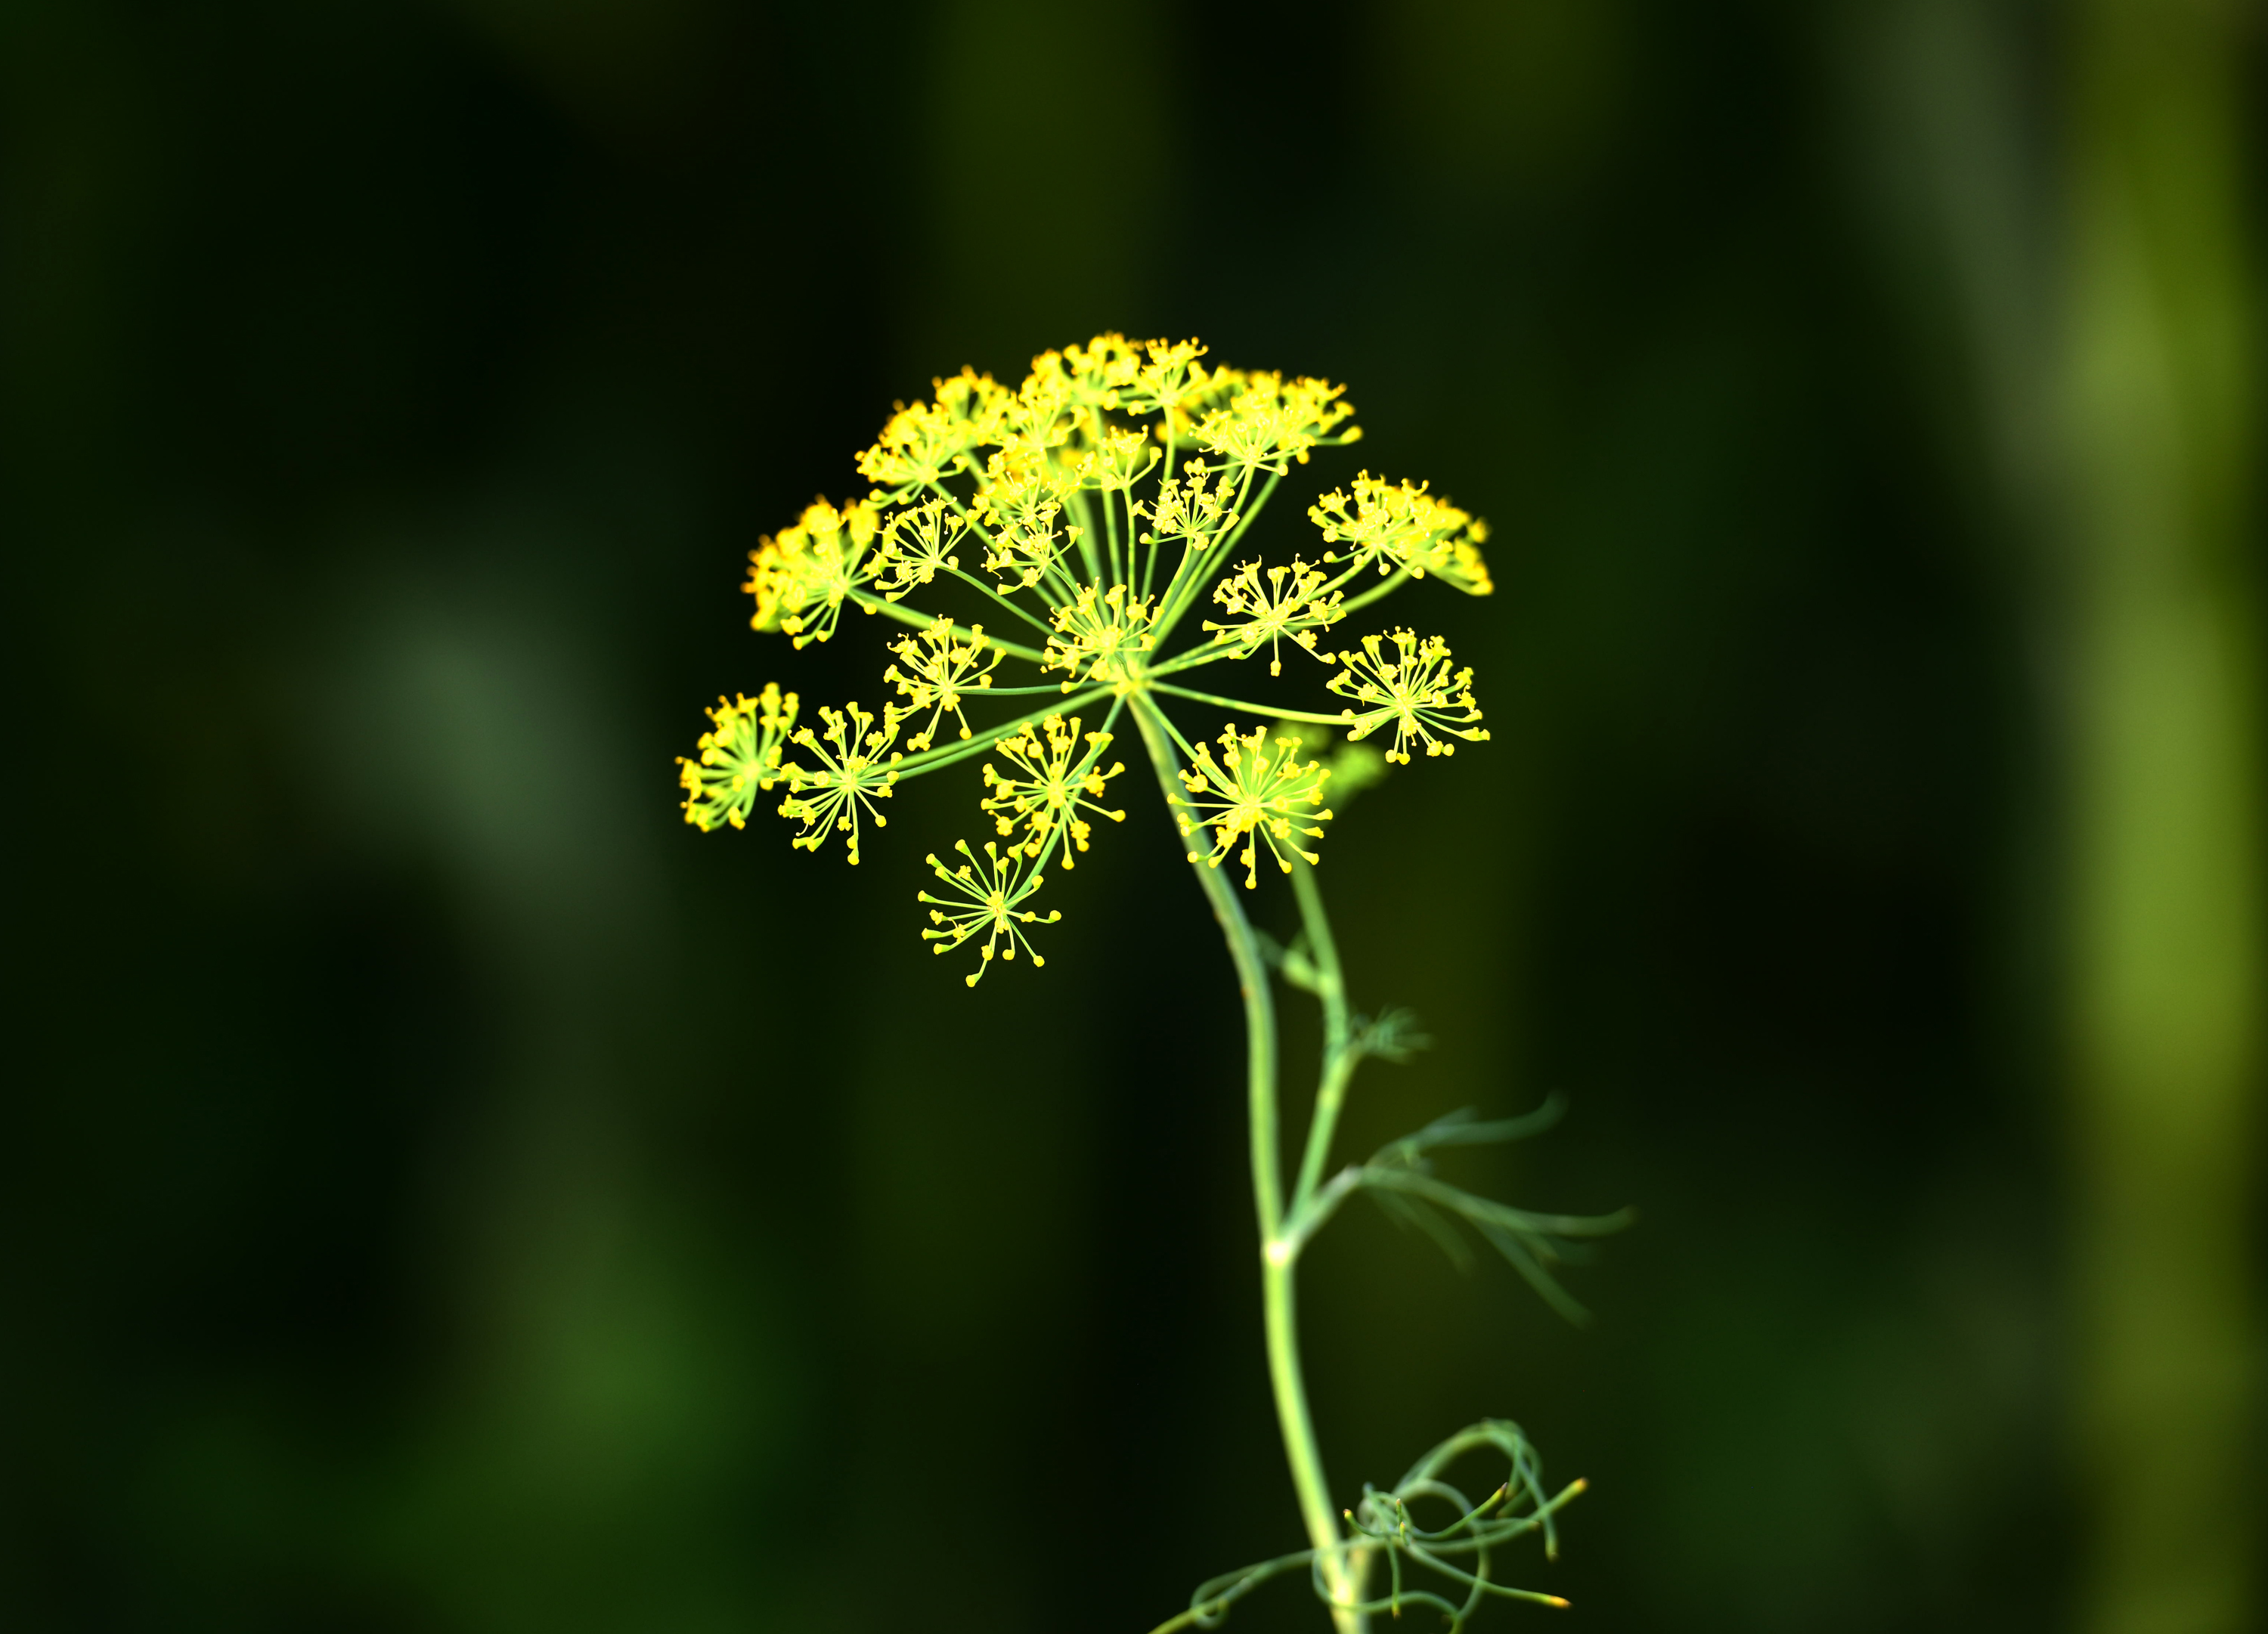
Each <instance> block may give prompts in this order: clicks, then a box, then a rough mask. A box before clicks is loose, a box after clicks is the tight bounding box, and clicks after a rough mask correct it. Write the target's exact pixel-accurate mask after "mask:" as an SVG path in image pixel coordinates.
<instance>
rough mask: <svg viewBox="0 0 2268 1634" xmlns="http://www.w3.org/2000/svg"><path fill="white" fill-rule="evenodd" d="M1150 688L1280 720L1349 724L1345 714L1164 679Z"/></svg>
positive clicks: (1328, 724)
mask: <svg viewBox="0 0 2268 1634" xmlns="http://www.w3.org/2000/svg"><path fill="white" fill-rule="evenodd" d="M1150 690H1151V691H1152V692H1170V693H1172V694H1173V695H1174V696H1175V697H1177V698H1190V699H1193V700H1195V701H1196V702H1197V703H1212V704H1217V705H1219V707H1220V708H1222V709H1225V710H1244V711H1245V712H1247V713H1248V714H1253V715H1267V716H1271V717H1273V718H1276V719H1278V720H1307V721H1313V722H1314V723H1315V724H1316V725H1321V726H1344V725H1346V724H1347V721H1346V717H1345V716H1344V715H1318V714H1316V713H1315V712H1314V710H1279V709H1278V708H1277V707H1276V706H1275V705H1274V704H1272V703H1247V702H1246V701H1245V700H1244V699H1242V698H1224V697H1222V696H1220V695H1219V693H1216V692H1192V691H1190V690H1189V688H1187V687H1170V686H1167V684H1166V683H1165V682H1164V681H1157V680H1152V681H1151V682H1150Z"/></svg>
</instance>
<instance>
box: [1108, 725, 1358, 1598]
mask: <svg viewBox="0 0 2268 1634" xmlns="http://www.w3.org/2000/svg"><path fill="white" fill-rule="evenodd" d="M1134 720H1135V724H1136V725H1138V727H1139V728H1140V729H1141V732H1142V743H1143V747H1145V748H1146V749H1147V750H1148V751H1149V754H1150V764H1151V767H1152V769H1153V770H1154V771H1155V772H1156V773H1157V777H1158V784H1159V786H1160V788H1162V789H1163V790H1164V791H1166V798H1167V805H1168V806H1172V805H1174V804H1175V801H1176V799H1178V793H1177V791H1178V788H1179V784H1180V779H1179V777H1178V776H1177V775H1176V774H1177V772H1178V770H1179V768H1178V767H1176V766H1175V762H1174V756H1173V751H1172V749H1171V747H1169V746H1168V743H1167V735H1166V733H1167V729H1168V728H1167V722H1166V719H1165V717H1164V715H1163V713H1162V712H1161V711H1160V710H1159V708H1158V706H1157V704H1156V703H1154V702H1153V701H1152V700H1151V699H1150V698H1148V697H1146V696H1138V697H1137V698H1136V699H1135V700H1134ZM1191 866H1192V867H1193V868H1194V869H1195V870H1196V872H1197V884H1198V885H1199V887H1202V888H1203V889H1204V894H1205V899H1206V901H1207V902H1210V903H1211V906H1212V910H1213V916H1214V917H1215V918H1216V919H1218V920H1219V922H1220V929H1221V935H1222V937H1223V938H1226V941H1227V943H1228V955H1229V959H1230V960H1231V961H1232V962H1233V964H1234V965H1235V967H1236V977H1237V983H1238V985H1239V986H1240V988H1241V990H1242V991H1243V995H1244V1024H1245V1074H1246V1108H1247V1113H1248V1119H1249V1122H1250V1125H1251V1138H1252V1200H1253V1205H1254V1211H1255V1212H1256V1214H1257V1215H1258V1217H1259V1225H1260V1246H1261V1255H1260V1267H1261V1310H1262V1317H1263V1325H1264V1328H1265V1330H1266V1334H1267V1342H1268V1382H1269V1385H1270V1387H1271V1388H1272V1390H1273V1391H1274V1393H1275V1397H1276V1418H1277V1423H1278V1426H1279V1427H1280V1428H1281V1430H1282V1431H1283V1434H1284V1454H1285V1460H1286V1461H1288V1462H1289V1463H1290V1465H1291V1469H1292V1489H1293V1490H1294V1491H1295V1492H1296V1493H1297V1495H1298V1497H1299V1502H1300V1520H1302V1521H1303V1522H1305V1524H1306V1526H1307V1539H1308V1542H1310V1543H1311V1544H1313V1545H1314V1549H1316V1551H1317V1553H1318V1555H1319V1556H1320V1557H1321V1558H1322V1564H1323V1575H1324V1581H1325V1582H1326V1583H1327V1584H1328V1585H1329V1587H1330V1590H1331V1598H1332V1600H1333V1601H1335V1602H1340V1601H1352V1600H1354V1599H1355V1598H1356V1594H1354V1593H1353V1592H1352V1591H1354V1590H1356V1589H1358V1588H1359V1578H1358V1576H1357V1575H1356V1573H1355V1572H1354V1571H1351V1570H1350V1568H1349V1565H1348V1564H1346V1563H1344V1562H1343V1561H1342V1560H1341V1559H1340V1557H1339V1553H1338V1551H1339V1549H1340V1546H1341V1544H1342V1543H1343V1542H1344V1540H1343V1539H1342V1538H1341V1536H1340V1534H1339V1525H1338V1519H1337V1515H1336V1514H1335V1513H1333V1512H1332V1509H1331V1497H1330V1483H1329V1481H1328V1480H1326V1479H1325V1478H1324V1475H1323V1458H1322V1449H1321V1448H1320V1447H1319V1446H1317V1445H1316V1441H1315V1425H1314V1415H1313V1414H1312V1413H1311V1412H1310V1411H1309V1410H1308V1407H1307V1380H1306V1378H1305V1376H1304V1374H1303V1373H1302V1372H1301V1370H1300V1328H1299V1298H1298V1289H1297V1286H1296V1284H1295V1282H1294V1275H1295V1270H1296V1267H1297V1265H1298V1261H1299V1255H1298V1253H1297V1251H1296V1249H1292V1248H1290V1245H1288V1244H1286V1243H1285V1242H1284V1241H1283V1240H1282V1236H1281V1233H1282V1230H1283V1225H1284V1164H1283V1156H1282V1152H1281V1151H1280V1149H1279V1145H1278V1142H1279V1139H1280V1133H1279V1128H1278V1107H1277V1086H1276V1078H1277V1050H1276V1001H1275V996H1274V994H1273V992H1272V991H1271V990H1270V985H1269V980H1268V964H1267V961H1266V960H1265V959H1264V958H1263V956H1262V954H1261V952H1260V943H1259V940H1258V938H1256V937H1255V936H1254V935H1253V933H1252V922H1251V921H1250V920H1249V919H1248V918H1246V917H1245V915H1244V908H1243V905H1242V904H1241V902H1238V901H1237V900H1236V887H1234V886H1233V885H1231V884H1230V883H1229V881H1228V880H1227V878H1226V876H1225V875H1223V874H1222V873H1221V872H1220V871H1219V869H1218V868H1214V867H1211V866H1208V865H1206V864H1205V863H1204V861H1203V860H1202V859H1199V860H1197V861H1195V862H1193V863H1192V864H1191ZM1331 1615H1332V1617H1333V1619H1334V1620H1335V1622H1336V1623H1337V1627H1338V1630H1339V1634H1362V1631H1363V1630H1365V1629H1366V1627H1367V1619H1366V1617H1365V1616H1363V1614H1362V1613H1360V1612H1359V1611H1356V1610H1353V1609H1351V1608H1350V1607H1348V1606H1345V1605H1337V1604H1335V1606H1334V1609H1333V1611H1332V1614H1331Z"/></svg>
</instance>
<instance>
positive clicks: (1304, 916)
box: [1292, 851, 1355, 1213]
mask: <svg viewBox="0 0 2268 1634" xmlns="http://www.w3.org/2000/svg"><path fill="white" fill-rule="evenodd" d="M1292 894H1293V895H1295V896H1297V897H1298V898H1299V899H1300V924H1301V925H1302V926H1303V927H1304V928H1305V929H1306V931H1307V959H1308V961H1309V962H1310V963H1311V964H1313V965H1314V969H1315V997H1318V998H1320V999H1322V1004H1323V1071H1322V1081H1321V1082H1320V1083H1319V1084H1317V1086H1316V1087H1315V1114H1314V1118H1313V1119H1312V1120H1310V1121H1309V1122H1308V1124H1307V1153H1306V1155H1305V1156H1304V1157H1303V1158H1302V1159H1300V1181H1299V1184H1298V1185H1297V1186H1296V1187H1294V1188H1293V1189H1292V1211H1293V1212H1294V1213H1297V1212H1298V1211H1300V1210H1301V1209H1303V1208H1305V1207H1306V1206H1307V1201H1308V1199H1309V1198H1311V1197H1313V1196H1314V1195H1315V1187H1316V1186H1317V1184H1318V1183H1320V1182H1321V1181H1322V1176H1323V1165H1324V1164H1326V1163H1328V1162H1329V1161H1330V1155H1331V1137H1332V1135H1333V1134H1334V1133H1335V1132H1336V1131H1337V1129H1338V1122H1339V1108H1340V1106H1341V1105H1342V1104H1344V1101H1345V1100H1346V1091H1347V1080H1348V1079H1350V1078H1352V1077H1353V1076H1354V1069H1355V1057H1354V1051H1353V1050H1352V1049H1350V1048H1349V1046H1350V1044H1351V1042H1352V1039H1351V1030H1352V1029H1351V1026H1350V1024H1349V1021H1348V1018H1347V1001H1346V977H1345V975H1344V973H1343V972H1342V971H1341V970H1340V968H1339V945H1338V941H1337V938H1335V937H1333V936H1332V935H1331V921H1330V916H1329V915H1328V914H1326V913H1325V912H1324V911H1323V893H1322V888H1321V887H1318V886H1317V885H1316V884H1315V866H1314V864H1313V863H1311V862H1309V861H1308V860H1307V858H1306V857H1302V856H1300V854H1299V853H1298V852H1297V851H1294V852H1293V853H1292Z"/></svg>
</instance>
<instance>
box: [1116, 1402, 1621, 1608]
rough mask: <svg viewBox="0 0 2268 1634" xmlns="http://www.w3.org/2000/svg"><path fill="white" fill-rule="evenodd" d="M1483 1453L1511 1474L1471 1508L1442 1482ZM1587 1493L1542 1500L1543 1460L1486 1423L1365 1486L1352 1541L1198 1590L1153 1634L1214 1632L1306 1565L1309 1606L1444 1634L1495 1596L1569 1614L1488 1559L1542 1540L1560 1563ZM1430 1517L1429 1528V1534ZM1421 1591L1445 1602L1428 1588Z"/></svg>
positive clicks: (1572, 1489) (1576, 1484) (1494, 1423)
mask: <svg viewBox="0 0 2268 1634" xmlns="http://www.w3.org/2000/svg"><path fill="white" fill-rule="evenodd" d="M1486 1451H1493V1452H1495V1453H1496V1454H1498V1455H1499V1457H1500V1458H1501V1459H1502V1460H1503V1461H1504V1462H1505V1464H1506V1474H1505V1476H1504V1478H1503V1480H1501V1481H1500V1482H1499V1483H1498V1484H1497V1485H1496V1486H1495V1488H1494V1489H1492V1490H1489V1491H1487V1492H1484V1494H1482V1496H1481V1497H1480V1498H1477V1499H1475V1498H1470V1497H1468V1496H1467V1494H1466V1492H1465V1490H1464V1489H1462V1488H1461V1487H1459V1486H1456V1485H1454V1483H1451V1482H1449V1481H1448V1480H1447V1479H1446V1478H1445V1477H1446V1475H1447V1471H1448V1470H1449V1469H1450V1468H1451V1467H1452V1466H1454V1464H1456V1463H1457V1461H1459V1460H1461V1459H1463V1458H1465V1457H1467V1456H1468V1455H1469V1454H1479V1453H1483V1452H1486ZM1585 1486H1586V1483H1584V1482H1581V1481H1572V1482H1570V1483H1568V1484H1567V1485H1565V1486H1564V1487H1562V1488H1560V1489H1559V1490H1558V1491H1557V1492H1546V1491H1545V1490H1544V1487H1543V1460H1542V1459H1541V1458H1539V1457H1538V1456H1537V1455H1536V1452H1535V1446H1533V1444H1531V1443H1530V1442H1529V1440H1528V1437H1527V1435H1526V1433H1525V1432H1522V1431H1521V1427H1520V1426H1519V1425H1518V1424H1513V1423H1512V1422H1511V1421H1510V1420H1509V1419H1504V1418H1484V1419H1483V1420H1481V1422H1480V1423H1478V1424H1471V1425H1469V1426H1467V1427H1466V1428H1465V1429H1462V1430H1460V1431H1458V1432H1457V1433H1456V1434H1454V1435H1453V1436H1451V1437H1450V1438H1449V1439H1447V1440H1446V1441H1443V1442H1442V1443H1441V1444H1440V1446H1436V1447H1434V1448H1433V1449H1432V1451H1431V1452H1429V1453H1427V1454H1425V1456H1424V1457H1423V1458H1421V1459H1419V1460H1418V1461H1417V1462H1416V1463H1414V1464H1412V1465H1410V1468H1409V1471H1408V1472H1407V1473H1406V1474H1404V1475H1403V1477H1402V1479H1401V1480H1400V1481H1398V1482H1396V1483H1395V1484H1394V1485H1393V1486H1392V1487H1391V1488H1389V1489H1388V1490H1385V1491H1381V1490H1378V1489H1377V1488H1376V1487H1373V1486H1370V1485H1367V1484H1366V1485H1365V1486H1364V1488H1363V1493H1362V1501H1361V1502H1360V1503H1359V1504H1358V1505H1356V1506H1355V1507H1354V1508H1352V1509H1351V1510H1348V1511H1346V1512H1345V1519H1346V1522H1347V1527H1348V1529H1349V1531H1350V1533H1351V1535H1350V1536H1349V1537H1347V1538H1345V1539H1344V1540H1343V1541H1342V1542H1338V1543H1336V1544H1334V1545H1332V1547H1330V1548H1329V1549H1300V1550H1298V1551H1296V1552H1294V1553H1292V1554H1289V1555H1278V1556H1277V1557H1275V1558H1274V1559H1273V1560H1263V1561H1260V1562H1258V1563H1257V1564H1253V1565H1249V1566H1245V1567H1243V1568H1241V1569H1240V1570H1238V1571H1227V1572H1223V1573H1222V1574H1221V1575H1220V1576H1219V1577H1217V1578H1214V1579H1211V1580H1210V1581H1208V1582H1204V1583H1201V1584H1199V1585H1198V1586H1197V1591H1196V1593H1194V1594H1191V1595H1190V1596H1189V1609H1188V1610H1186V1611H1183V1612H1182V1613H1181V1614H1180V1615H1179V1616H1173V1617H1169V1618H1167V1620H1166V1621H1165V1622H1163V1623H1160V1624H1159V1625H1158V1626H1157V1627H1156V1628H1155V1629H1153V1630H1151V1634H1175V1630H1181V1629H1210V1628H1217V1627H1219V1625H1220V1623H1221V1622H1222V1621H1223V1620H1224V1619H1225V1618H1226V1616H1228V1612H1229V1608H1231V1607H1233V1606H1234V1605H1235V1604H1236V1602H1237V1601H1240V1600H1242V1599H1243V1598H1244V1597H1245V1596H1246V1595H1247V1594H1250V1593H1251V1592H1252V1591H1253V1590H1254V1589H1256V1588H1258V1587H1259V1586H1261V1585H1262V1584H1263V1583H1265V1582H1267V1581H1269V1580H1270V1579H1272V1578H1278V1577H1282V1576H1283V1575H1285V1573H1286V1572H1290V1571H1298V1570H1299V1569H1300V1567H1302V1566H1305V1567H1307V1574H1308V1581H1309V1582H1310V1584H1311V1585H1312V1586H1314V1591H1315V1595H1316V1598H1318V1599H1319V1600H1321V1601H1323V1603H1324V1604H1325V1605H1328V1606H1329V1607H1331V1608H1333V1609H1334V1610H1337V1611H1346V1612H1352V1613H1355V1614H1358V1615H1363V1616H1368V1615H1373V1614H1376V1613H1380V1612H1384V1613H1387V1614H1388V1615H1390V1616H1395V1617H1399V1616H1402V1614H1403V1611H1404V1610H1405V1609H1415V1608H1425V1609H1429V1610H1432V1611H1438V1612H1440V1614H1441V1615H1442V1616H1444V1617H1445V1618H1447V1625H1448V1630H1449V1634H1461V1630H1463V1628H1464V1627H1465V1625H1466V1623H1468V1622H1469V1620H1470V1619H1471V1617H1472V1616H1473V1614H1474V1613H1475V1612H1476V1611H1477V1610H1479V1609H1480V1608H1481V1606H1482V1605H1483V1604H1484V1603H1485V1602H1486V1601H1490V1600H1491V1599H1495V1600H1519V1601H1528V1602H1530V1603H1532V1604H1535V1605H1539V1606H1557V1607H1565V1605H1566V1604H1567V1602H1566V1601H1565V1600H1562V1599H1561V1598H1560V1597H1559V1596H1558V1595H1557V1594H1544V1593H1543V1592H1542V1591H1541V1590H1537V1589H1528V1588H1515V1587H1513V1586H1512V1585H1510V1584H1508V1583H1502V1582H1499V1581H1498V1580H1497V1579H1496V1578H1495V1577H1494V1576H1493V1575H1491V1574H1492V1572H1493V1570H1494V1567H1495V1561H1494V1558H1493V1551H1495V1550H1498V1549H1503V1548H1505V1547H1506V1546H1507V1545H1510V1544H1513V1543H1516V1542H1521V1540H1522V1539H1525V1538H1528V1537H1537V1536H1540V1537H1541V1538H1542V1539H1543V1557H1544V1558H1545V1559H1546V1560H1557V1558H1558V1557H1559V1536H1558V1531H1557V1525H1556V1521H1555V1517H1556V1516H1557V1514H1558V1512H1559V1511H1560V1510H1562V1509H1564V1508H1565V1507H1566V1506H1567V1505H1569V1504H1571V1503H1572V1502H1573V1501H1574V1500H1575V1499H1576V1498H1578V1497H1580V1495H1581V1494H1582V1492H1583V1491H1584V1490H1585ZM1429 1520H1430V1521H1432V1522H1434V1523H1435V1524H1432V1525H1428V1524H1427V1522H1428V1521H1429ZM1381 1564H1383V1565H1384V1566H1385V1568H1386V1582H1385V1585H1384V1588H1385V1593H1383V1594H1366V1590H1365V1585H1366V1584H1367V1583H1368V1582H1369V1580H1370V1579H1371V1578H1372V1577H1373V1574H1374V1571H1375V1569H1376V1568H1377V1567H1378V1566H1379V1565H1381ZM1420 1574H1424V1575H1420ZM1334 1578H1337V1579H1340V1580H1342V1581H1344V1582H1349V1583H1351V1584H1353V1585H1354V1591H1353V1595H1352V1597H1351V1598H1347V1599H1340V1598H1337V1597H1335V1596H1334V1595H1333V1594H1332V1592H1331V1587H1330V1585H1331V1581H1332V1579H1334ZM1428 1582H1433V1583H1438V1584H1439V1585H1440V1586H1445V1587H1447V1589H1448V1590H1449V1593H1448V1594H1444V1593H1441V1592H1440V1587H1427V1586H1423V1585H1425V1583H1428ZM1451 1594H1456V1595H1458V1596H1459V1598H1455V1599H1452V1598H1451V1597H1450V1595H1451Z"/></svg>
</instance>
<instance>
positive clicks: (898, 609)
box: [851, 589, 1048, 664]
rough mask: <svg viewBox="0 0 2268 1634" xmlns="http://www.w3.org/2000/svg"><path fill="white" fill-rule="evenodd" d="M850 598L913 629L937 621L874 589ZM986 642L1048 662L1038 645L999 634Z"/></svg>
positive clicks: (1015, 655) (1009, 652)
mask: <svg viewBox="0 0 2268 1634" xmlns="http://www.w3.org/2000/svg"><path fill="white" fill-rule="evenodd" d="M851 600H853V601H855V602H857V603H858V605H859V606H860V607H864V608H865V609H866V611H867V612H869V613H880V615H882V616H883V617H884V618H888V619H895V620H896V621H897V622H899V623H901V624H903V625H905V626H907V627H908V628H909V629H928V628H929V627H930V626H931V625H932V624H934V623H936V622H937V619H936V617H935V616H934V615H931V614H928V613H923V612H920V611H918V610H917V609H915V608H913V607H906V606H903V605H902V604H901V603H899V602H895V601H888V600H884V599H883V598H881V597H880V596H878V595H876V594H874V593H873V592H872V591H868V590H858V589H853V590H852V591H851ZM996 600H997V598H996ZM984 644H985V645H986V646H988V647H997V648H998V649H999V650H1000V651H1003V652H1005V653H1006V654H1007V655H1008V656H1009V657H1010V658H1017V659H1023V660H1024V661H1025V662H1026V663H1027V664H1045V663H1046V662H1047V657H1048V655H1047V654H1046V653H1044V652H1042V651H1039V649H1037V648H1036V647H1027V646H1023V645H1020V644H1018V643H1016V642H1013V641H1003V640H1001V639H1000V637H998V636H990V635H988V636H986V637H984Z"/></svg>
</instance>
